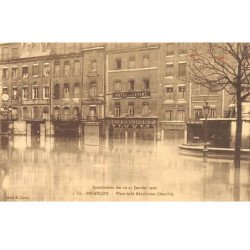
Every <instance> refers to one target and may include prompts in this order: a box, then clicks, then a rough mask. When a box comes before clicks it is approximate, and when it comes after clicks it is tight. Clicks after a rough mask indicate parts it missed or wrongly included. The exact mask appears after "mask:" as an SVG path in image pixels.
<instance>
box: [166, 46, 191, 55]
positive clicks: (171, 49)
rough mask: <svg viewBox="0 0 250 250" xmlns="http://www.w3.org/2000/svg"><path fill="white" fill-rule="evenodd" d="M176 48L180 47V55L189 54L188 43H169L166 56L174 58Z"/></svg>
mask: <svg viewBox="0 0 250 250" xmlns="http://www.w3.org/2000/svg"><path fill="white" fill-rule="evenodd" d="M175 46H178V48H177V49H178V53H179V55H183V54H187V49H188V44H187V43H179V44H174V43H169V44H167V45H166V56H173V55H174V53H175Z"/></svg>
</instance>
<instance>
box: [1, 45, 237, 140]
mask: <svg viewBox="0 0 250 250" xmlns="http://www.w3.org/2000/svg"><path fill="white" fill-rule="evenodd" d="M192 46H193V44H188V43H103V44H100V43H2V44H0V85H1V87H0V92H1V93H0V95H1V99H0V105H1V111H0V115H1V116H0V118H1V124H0V125H1V131H2V130H3V131H6V132H8V130H9V129H11V130H12V131H13V132H14V133H15V134H27V135H35V134H37V135H44V134H46V135H74V136H79V135H88V136H90V137H91V136H97V135H99V136H106V137H107V136H109V137H113V138H141V139H156V138H173V137H174V138H179V137H183V136H184V134H185V131H186V121H189V120H194V121H195V120H197V119H199V118H200V117H202V116H203V105H204V104H205V102H208V104H209V105H210V115H209V116H210V117H211V118H216V117H217V118H219V117H224V116H225V113H226V111H228V107H229V106H230V105H231V106H232V105H233V104H232V101H231V97H230V96H228V95H227V94H226V93H225V92H224V91H221V92H218V93H211V92H209V91H208V90H207V89H205V88H202V87H198V86H195V85H193V84H192V83H188V82H185V81H183V80H181V79H182V78H183V77H185V75H187V74H188V73H189V63H190V60H191V57H190V53H191V50H192Z"/></svg>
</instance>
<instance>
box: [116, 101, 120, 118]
mask: <svg viewBox="0 0 250 250" xmlns="http://www.w3.org/2000/svg"><path fill="white" fill-rule="evenodd" d="M120 115H121V104H120V102H115V116H120Z"/></svg>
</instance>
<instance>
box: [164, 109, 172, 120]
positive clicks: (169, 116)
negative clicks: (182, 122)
mask: <svg viewBox="0 0 250 250" xmlns="http://www.w3.org/2000/svg"><path fill="white" fill-rule="evenodd" d="M165 120H166V121H172V120H173V110H166V111H165Z"/></svg>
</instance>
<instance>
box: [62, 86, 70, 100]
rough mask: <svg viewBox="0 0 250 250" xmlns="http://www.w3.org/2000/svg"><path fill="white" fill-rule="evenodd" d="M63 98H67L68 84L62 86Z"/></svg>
mask: <svg viewBox="0 0 250 250" xmlns="http://www.w3.org/2000/svg"><path fill="white" fill-rule="evenodd" d="M63 98H69V83H64V85H63Z"/></svg>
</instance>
